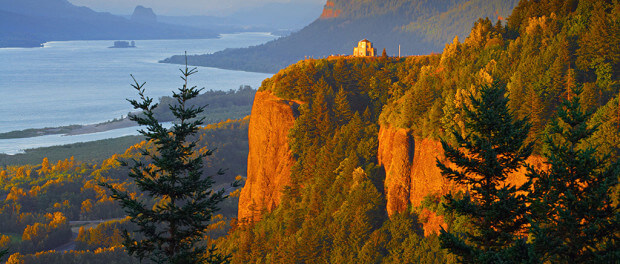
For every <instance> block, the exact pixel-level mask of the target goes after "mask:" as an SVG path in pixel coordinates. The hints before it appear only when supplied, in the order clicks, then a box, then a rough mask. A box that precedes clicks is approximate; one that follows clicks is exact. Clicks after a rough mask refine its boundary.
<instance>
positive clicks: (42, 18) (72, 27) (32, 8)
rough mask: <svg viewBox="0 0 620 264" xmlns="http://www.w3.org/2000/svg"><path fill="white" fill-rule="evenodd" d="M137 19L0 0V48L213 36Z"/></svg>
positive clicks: (34, 0) (62, 1)
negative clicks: (53, 43)
mask: <svg viewBox="0 0 620 264" xmlns="http://www.w3.org/2000/svg"><path fill="white" fill-rule="evenodd" d="M151 13H152V10H151ZM152 16H155V14H154V13H153V14H152ZM140 19H142V20H139V21H138V20H133V21H132V20H129V19H126V18H123V17H120V16H115V15H112V14H110V13H102V12H95V11H93V10H91V9H89V8H87V7H78V6H75V5H72V4H71V3H69V2H68V1H66V0H47V1H39V0H19V1H14V0H0V47H32V46H39V45H40V44H41V43H43V42H46V41H58V40H95V39H110V40H113V39H172V38H212V37H217V34H215V33H214V32H211V31H208V30H205V29H197V28H189V27H179V26H174V25H169V24H163V23H157V22H153V21H151V23H144V22H145V20H144V14H143V16H142V18H140Z"/></svg>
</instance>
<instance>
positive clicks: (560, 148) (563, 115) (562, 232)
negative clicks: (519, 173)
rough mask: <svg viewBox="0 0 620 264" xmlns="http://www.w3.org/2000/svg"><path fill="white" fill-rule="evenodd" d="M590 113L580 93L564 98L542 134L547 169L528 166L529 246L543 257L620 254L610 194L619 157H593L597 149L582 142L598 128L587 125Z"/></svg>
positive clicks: (583, 259)
mask: <svg viewBox="0 0 620 264" xmlns="http://www.w3.org/2000/svg"><path fill="white" fill-rule="evenodd" d="M574 93H578V91H574ZM589 119H590V114H589V113H584V111H582V109H581V106H580V104H579V97H578V96H574V97H573V98H572V99H571V100H570V101H568V100H567V101H565V102H564V103H563V107H562V109H560V110H559V111H558V112H557V119H555V120H553V121H552V122H551V124H550V126H549V130H548V134H547V135H546V138H545V140H544V141H545V147H546V152H545V153H544V156H545V157H546V158H547V164H548V165H549V169H547V170H536V169H533V168H531V170H530V175H529V176H530V177H531V178H532V180H534V191H532V193H531V194H530V199H531V207H532V218H533V221H532V227H531V231H532V234H533V237H534V239H533V246H534V249H535V252H536V253H537V254H538V256H539V257H540V258H541V259H542V260H543V261H550V262H552V263H617V261H618V260H619V259H620V250H619V249H618V248H619V247H618V241H620V237H619V235H620V226H619V224H620V212H619V211H618V205H617V204H615V205H614V203H613V202H612V197H611V193H612V192H611V189H612V188H613V186H615V185H616V184H617V182H618V174H619V173H620V163H619V162H618V160H615V161H612V162H611V163H610V162H607V161H606V160H605V158H603V159H599V158H597V157H596V151H597V149H596V148H595V147H593V146H591V145H589V144H584V143H585V142H586V140H587V139H588V138H590V137H591V136H592V134H594V132H595V131H596V130H597V129H598V127H597V126H594V127H592V126H588V123H587V122H588V120H589ZM607 157H610V156H607Z"/></svg>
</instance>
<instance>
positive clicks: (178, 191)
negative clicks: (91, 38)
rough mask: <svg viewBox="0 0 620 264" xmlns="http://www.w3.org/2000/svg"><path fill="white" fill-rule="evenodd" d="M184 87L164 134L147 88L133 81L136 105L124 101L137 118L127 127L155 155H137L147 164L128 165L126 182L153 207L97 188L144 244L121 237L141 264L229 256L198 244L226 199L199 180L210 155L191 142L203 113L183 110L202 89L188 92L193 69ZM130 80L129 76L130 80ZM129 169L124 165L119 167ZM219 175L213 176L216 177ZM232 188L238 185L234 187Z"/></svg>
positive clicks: (187, 73) (185, 73)
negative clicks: (109, 198) (123, 213)
mask: <svg viewBox="0 0 620 264" xmlns="http://www.w3.org/2000/svg"><path fill="white" fill-rule="evenodd" d="M181 72H182V76H181V78H182V79H183V81H184V82H185V83H184V84H183V86H182V87H181V88H179V89H178V92H173V98H175V99H176V104H175V105H169V106H168V107H169V108H170V110H171V111H172V113H173V115H174V116H175V117H176V118H177V123H175V124H174V125H173V126H172V127H171V128H165V127H164V126H163V125H162V124H161V123H160V122H158V121H157V119H156V118H155V117H154V113H153V110H154V109H155V108H156V107H157V104H153V99H152V98H149V97H147V96H146V95H145V94H144V91H145V88H144V85H145V84H146V83H142V84H139V83H138V82H137V81H136V80H135V78H134V82H135V84H132V86H133V88H135V89H136V90H137V92H138V95H139V96H140V100H139V101H138V100H128V101H129V102H130V103H131V104H132V105H133V107H134V108H135V109H139V110H142V114H139V115H130V116H129V118H130V119H131V120H132V121H135V122H137V123H138V124H139V125H141V126H146V130H140V131H139V132H140V133H141V134H142V135H144V136H145V137H146V138H147V140H149V141H151V142H153V143H154V144H155V146H156V149H157V150H156V151H150V150H146V149H145V150H142V151H141V154H142V156H143V157H144V158H146V159H149V160H151V162H150V163H144V161H142V160H141V161H138V160H135V159H134V160H133V164H132V165H131V167H130V169H131V170H130V172H129V177H131V178H133V179H134V181H135V183H136V185H137V186H138V188H139V189H140V191H141V192H142V193H143V194H144V195H145V196H146V197H148V199H149V200H150V201H155V202H156V204H155V205H153V206H150V205H149V203H148V202H146V201H144V200H141V199H137V198H135V197H134V196H132V195H130V194H128V193H127V192H124V191H120V190H116V189H114V188H113V187H112V186H111V185H110V184H108V183H101V185H103V186H106V187H107V188H108V189H110V190H111V192H112V194H113V196H112V197H113V198H115V199H116V200H118V201H119V202H120V204H121V206H122V207H123V208H124V210H125V211H126V212H127V214H128V215H129V216H130V217H131V221H132V222H133V223H135V224H136V225H137V226H138V229H137V232H138V233H140V236H142V237H143V239H136V238H133V237H131V236H130V235H129V233H128V232H127V231H125V232H124V235H123V237H124V242H123V245H124V246H125V247H126V248H127V250H128V251H129V253H130V254H132V255H135V256H137V257H138V258H139V259H140V260H142V259H145V258H148V259H151V260H152V261H154V262H156V263H223V262H227V261H228V256H223V255H220V254H218V253H217V252H216V249H215V247H214V246H212V247H211V248H209V249H207V248H206V246H204V245H202V244H200V241H201V240H202V239H203V236H204V232H205V230H206V229H207V226H208V225H209V222H210V221H211V218H212V216H213V214H214V213H215V212H216V211H218V210H219V208H218V204H220V203H221V202H222V201H224V199H226V198H227V195H226V194H225V192H224V190H223V189H222V190H220V191H214V190H212V189H211V188H212V186H213V184H214V180H213V177H212V176H206V177H204V176H202V168H203V159H204V158H205V157H206V156H209V155H211V154H212V151H211V150H209V151H206V152H198V151H196V150H195V148H196V141H195V140H194V139H193V137H195V135H196V132H197V131H198V126H199V125H201V124H202V123H203V118H200V119H196V117H197V115H198V114H200V113H201V112H203V110H204V106H203V107H194V106H191V107H188V106H187V101H188V100H190V99H192V98H194V97H196V96H197V95H198V94H199V92H200V91H201V90H202V89H197V88H196V86H193V87H188V86H187V80H188V77H189V76H190V75H192V74H194V73H196V68H193V69H191V70H190V69H188V67H187V63H186V65H185V69H184V70H181ZM132 78H133V76H132ZM122 163H123V165H124V166H129V164H127V162H122ZM222 174H223V171H222V170H218V172H217V175H222ZM233 186H237V182H235V183H233Z"/></svg>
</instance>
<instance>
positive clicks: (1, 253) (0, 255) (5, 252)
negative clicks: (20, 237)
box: [0, 248, 9, 261]
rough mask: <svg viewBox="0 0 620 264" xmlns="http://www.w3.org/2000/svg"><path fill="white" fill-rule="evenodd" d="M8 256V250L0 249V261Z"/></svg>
mask: <svg viewBox="0 0 620 264" xmlns="http://www.w3.org/2000/svg"><path fill="white" fill-rule="evenodd" d="M8 254H9V249H6V248H5V249H0V261H2V259H3V258H4V256H5V255H8Z"/></svg>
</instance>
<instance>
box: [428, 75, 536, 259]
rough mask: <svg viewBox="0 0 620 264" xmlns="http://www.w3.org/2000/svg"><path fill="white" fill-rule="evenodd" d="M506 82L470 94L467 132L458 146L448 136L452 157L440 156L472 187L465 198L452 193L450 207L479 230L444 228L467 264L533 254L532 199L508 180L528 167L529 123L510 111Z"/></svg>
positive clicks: (449, 244)
mask: <svg viewBox="0 0 620 264" xmlns="http://www.w3.org/2000/svg"><path fill="white" fill-rule="evenodd" d="M504 93H505V87H504V86H503V85H501V84H500V83H498V82H497V81H496V82H494V83H493V84H492V85H491V86H484V87H482V88H481V89H480V98H476V97H475V96H473V95H472V96H470V99H471V107H470V108H466V109H464V110H465V118H466V119H465V120H466V121H465V131H466V135H463V134H462V133H460V132H454V133H453V134H454V137H455V138H456V142H457V143H458V145H457V146H451V145H449V144H448V143H447V142H446V141H444V140H442V146H443V149H444V151H445V156H446V158H447V160H448V161H450V162H452V163H453V164H454V165H456V168H453V167H451V166H450V165H448V164H447V163H441V162H440V161H439V160H438V161H437V166H438V167H439V168H440V169H441V173H442V175H443V176H444V177H446V178H448V179H450V180H453V181H455V182H457V183H459V184H463V185H464V186H466V187H467V189H468V190H469V191H467V192H466V193H465V194H464V195H463V196H462V198H459V197H456V196H453V195H452V194H447V195H446V196H445V197H444V198H445V199H446V201H447V203H446V204H445V208H446V210H447V211H449V212H453V213H457V214H458V215H461V216H465V217H468V218H469V219H470V220H471V222H472V226H473V227H474V230H471V231H470V232H466V233H465V234H464V235H461V234H456V233H449V232H447V231H445V230H443V229H442V230H441V235H440V240H441V246H442V247H443V248H446V249H448V251H450V252H451V253H453V254H455V255H457V256H458V258H459V260H460V261H461V262H463V263H504V262H508V263H509V262H520V261H523V260H524V259H525V258H526V257H527V252H526V251H527V247H526V245H525V238H524V236H523V232H524V226H525V225H526V224H527V222H528V221H527V217H526V212H527V206H526V199H525V196H524V195H523V194H520V193H519V192H521V191H526V190H528V188H529V186H531V183H530V182H528V183H526V184H524V185H522V186H520V187H517V186H513V185H511V184H508V183H505V182H504V181H505V180H506V177H507V176H508V174H509V173H511V172H513V171H515V170H517V169H519V168H520V167H522V166H524V160H525V159H526V158H527V157H528V156H529V155H530V154H531V152H532V144H531V143H529V144H526V143H525V140H526V138H527V135H528V132H529V128H530V126H529V124H528V123H527V121H526V120H525V119H517V120H514V118H513V116H512V114H511V113H510V112H509V110H508V107H507V103H508V99H507V98H506V97H504Z"/></svg>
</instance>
